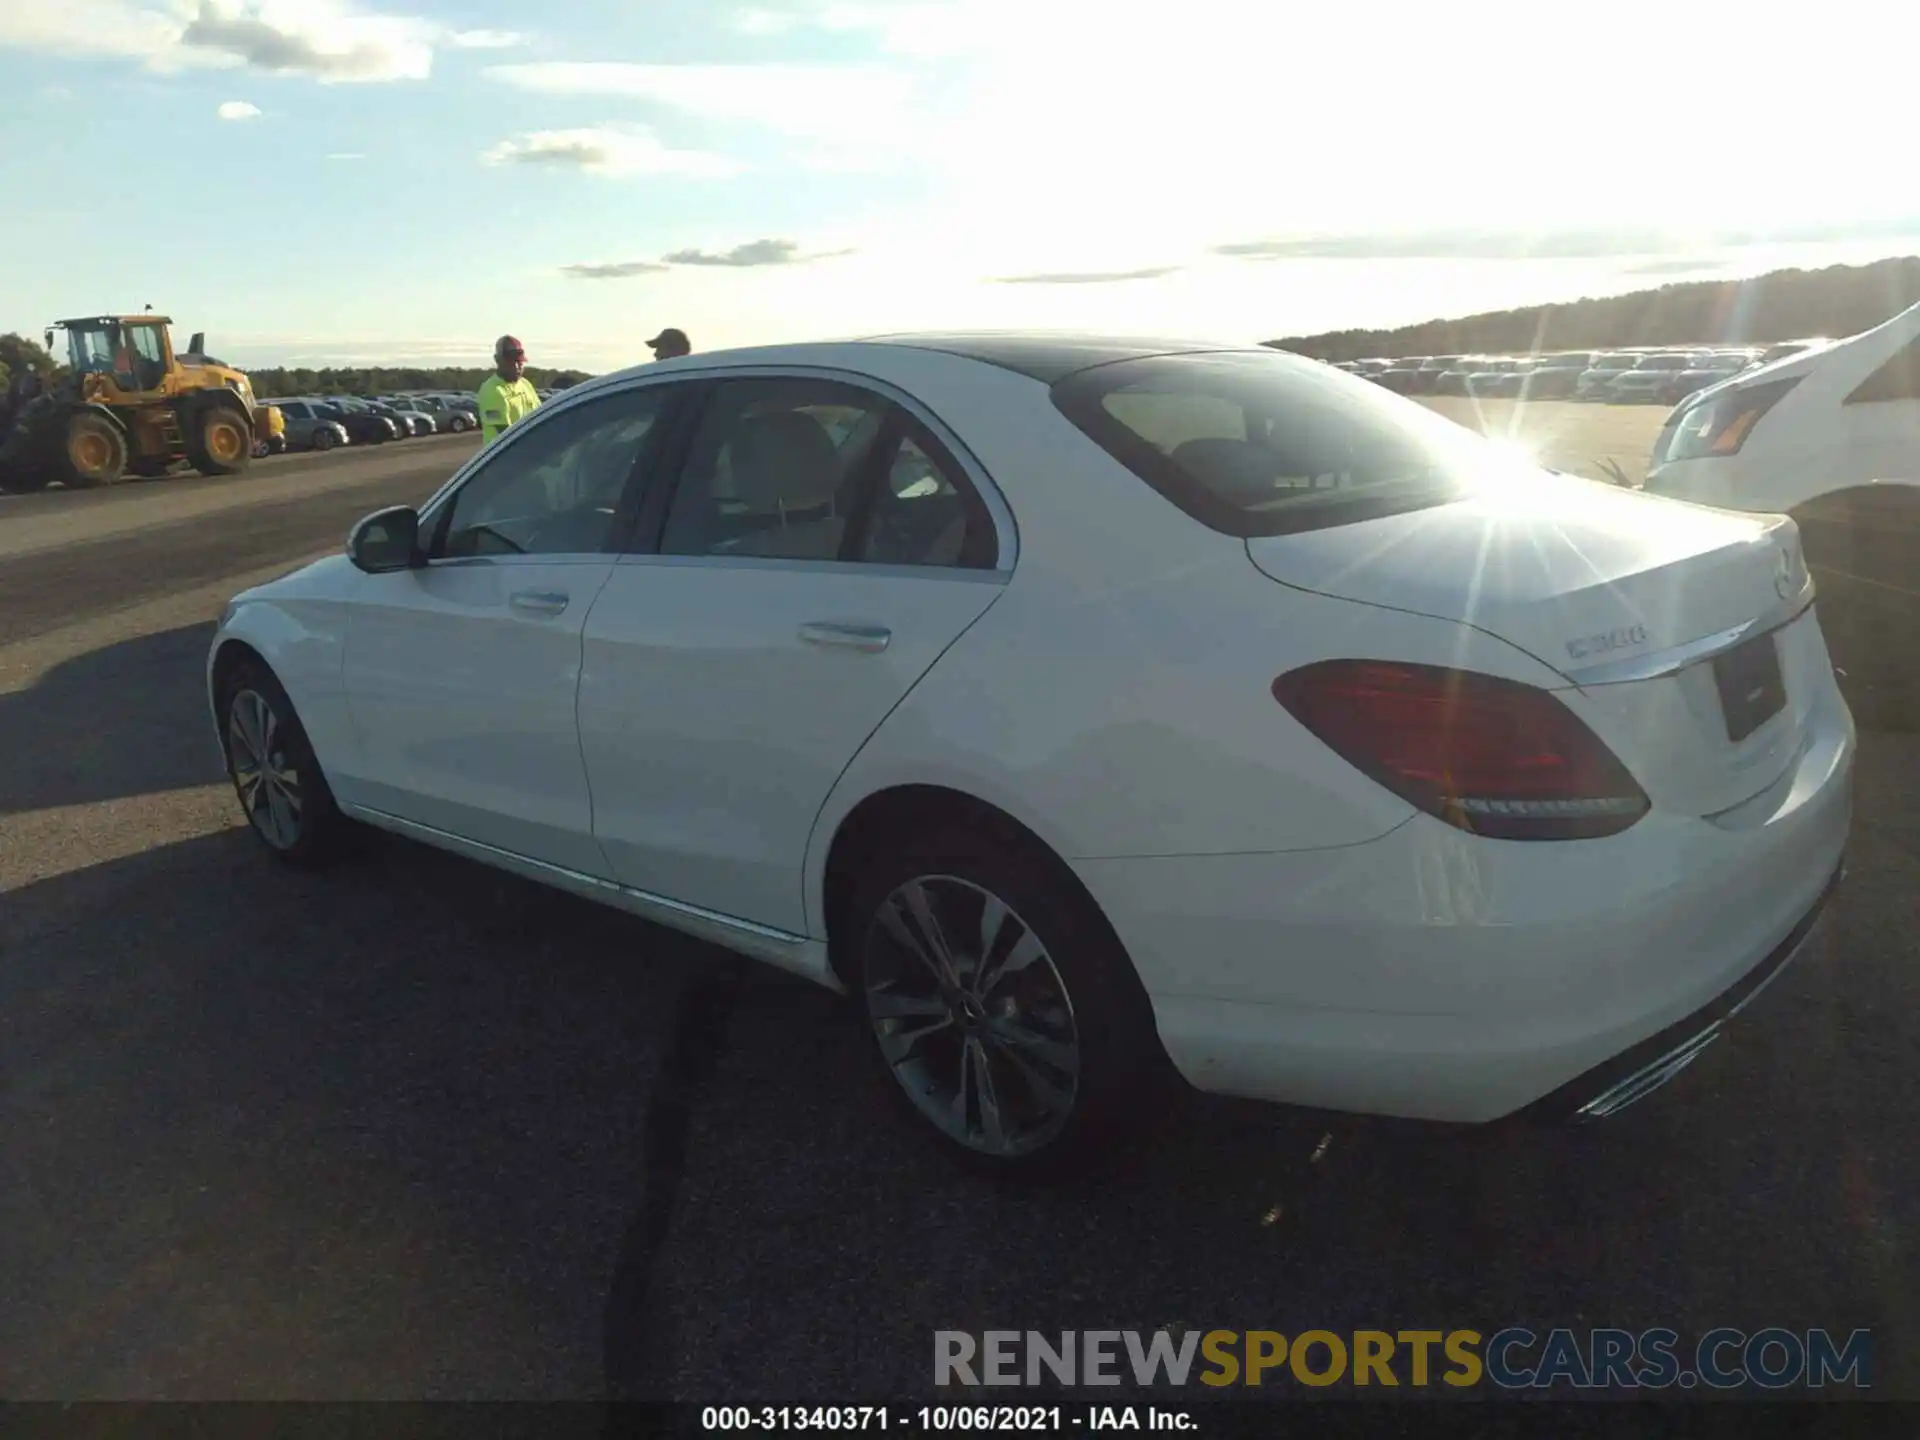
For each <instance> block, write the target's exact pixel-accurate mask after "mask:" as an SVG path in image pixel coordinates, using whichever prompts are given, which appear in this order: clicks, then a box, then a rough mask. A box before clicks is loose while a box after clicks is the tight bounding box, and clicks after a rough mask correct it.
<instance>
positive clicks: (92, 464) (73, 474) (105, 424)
mask: <svg viewBox="0 0 1920 1440" xmlns="http://www.w3.org/2000/svg"><path fill="white" fill-rule="evenodd" d="M60 459H61V470H60V478H61V480H63V481H64V482H65V483H66V485H67V487H68V488H69V489H74V490H91V489H93V488H94V487H95V486H97V485H112V484H116V483H117V482H118V481H119V479H120V477H121V476H122V475H123V474H125V473H126V469H127V437H126V436H125V435H123V434H121V433H120V427H119V426H117V425H115V424H114V423H113V422H112V421H111V420H109V419H107V418H106V417H105V416H104V415H96V414H92V413H90V412H86V411H82V412H81V413H80V414H78V415H75V416H74V417H73V418H72V419H71V420H69V421H68V422H67V443H66V446H65V448H64V449H63V450H62V452H61V456H60Z"/></svg>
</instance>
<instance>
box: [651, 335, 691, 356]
mask: <svg viewBox="0 0 1920 1440" xmlns="http://www.w3.org/2000/svg"><path fill="white" fill-rule="evenodd" d="M647 345H648V347H649V348H650V349H652V351H653V358H654V359H656V360H678V359H679V358H680V357H681V356H682V355H691V354H692V353H693V346H691V345H689V344H688V343H687V332H686V331H684V330H673V329H667V330H662V331H661V332H660V333H659V334H658V335H656V336H654V337H653V338H652V339H651V340H649V341H647Z"/></svg>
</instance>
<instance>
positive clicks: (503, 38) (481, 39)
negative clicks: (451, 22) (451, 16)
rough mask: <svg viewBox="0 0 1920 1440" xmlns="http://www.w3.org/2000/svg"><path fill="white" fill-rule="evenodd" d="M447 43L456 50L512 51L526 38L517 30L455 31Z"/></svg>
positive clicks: (449, 36)
mask: <svg viewBox="0 0 1920 1440" xmlns="http://www.w3.org/2000/svg"><path fill="white" fill-rule="evenodd" d="M447 43H448V44H449V45H451V46H453V48H454V49H456V50H512V49H514V48H515V47H516V46H520V45H524V44H526V43H527V37H526V36H524V35H522V34H521V33H520V32H519V31H517V30H455V31H454V32H453V33H452V34H450V35H448V36H447Z"/></svg>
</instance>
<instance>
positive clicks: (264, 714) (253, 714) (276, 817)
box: [227, 690, 303, 850]
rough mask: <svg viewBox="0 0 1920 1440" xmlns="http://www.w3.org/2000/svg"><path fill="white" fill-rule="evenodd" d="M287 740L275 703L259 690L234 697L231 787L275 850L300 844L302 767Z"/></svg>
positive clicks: (230, 719) (230, 738)
mask: <svg viewBox="0 0 1920 1440" xmlns="http://www.w3.org/2000/svg"><path fill="white" fill-rule="evenodd" d="M286 739H287V733H286V727H285V726H284V725H283V724H281V722H280V717H279V716H278V715H277V714H275V713H274V709H273V704H272V702H271V701H269V700H268V699H267V698H266V697H265V696H264V695H262V694H260V692H259V691H257V690H242V691H240V692H239V693H237V694H236V695H235V696H234V697H233V703H232V705H231V706H230V707H229V709H228V721H227V745H228V753H229V754H230V755H231V757H232V760H233V786H234V789H235V790H236V791H238V792H239V795H240V805H241V808H242V809H244V810H245V811H246V812H247V819H248V820H249V821H251V822H252V824H253V828H254V829H255V830H257V831H259V832H260V838H261V839H263V840H265V841H266V842H267V843H268V844H269V845H271V846H273V848H274V849H276V850H291V849H292V848H293V847H294V846H295V845H297V844H299V843H300V816H301V803H302V799H303V795H302V791H301V785H300V771H299V768H298V766H297V765H296V764H295V763H294V762H293V761H292V760H291V759H290V758H289V757H288V755H287V751H286Z"/></svg>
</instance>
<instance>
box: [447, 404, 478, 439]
mask: <svg viewBox="0 0 1920 1440" xmlns="http://www.w3.org/2000/svg"><path fill="white" fill-rule="evenodd" d="M472 428H473V427H472V426H471V425H469V424H467V417H466V416H464V415H462V414H461V413H460V412H459V411H457V410H456V411H455V412H454V415H453V418H452V419H451V420H449V421H447V429H449V430H451V431H452V432H453V433H454V434H456V435H464V434H466V432H467V431H469V430H471V429H472Z"/></svg>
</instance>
